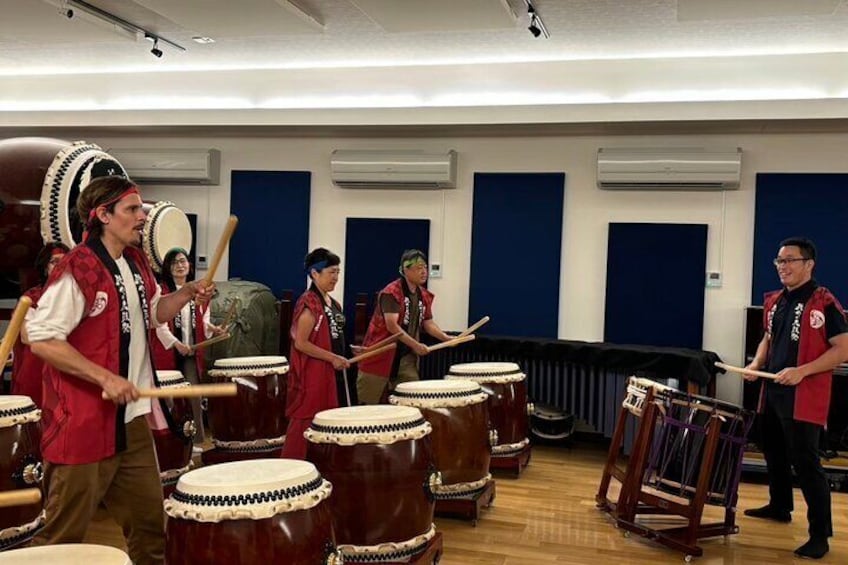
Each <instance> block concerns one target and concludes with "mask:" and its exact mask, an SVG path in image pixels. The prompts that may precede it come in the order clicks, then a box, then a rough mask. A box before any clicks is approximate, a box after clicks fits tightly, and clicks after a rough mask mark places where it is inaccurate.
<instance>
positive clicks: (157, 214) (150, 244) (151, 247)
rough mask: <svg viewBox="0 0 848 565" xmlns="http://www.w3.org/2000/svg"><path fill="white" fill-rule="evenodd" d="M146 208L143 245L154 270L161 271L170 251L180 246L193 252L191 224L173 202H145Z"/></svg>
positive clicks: (142, 234)
mask: <svg viewBox="0 0 848 565" xmlns="http://www.w3.org/2000/svg"><path fill="white" fill-rule="evenodd" d="M144 208H145V211H146V212H147V218H146V219H145V221H144V229H143V230H142V232H141V247H142V249H143V250H144V254H145V255H147V259H148V261H150V266H151V267H153V270H155V271H156V272H157V273H161V272H162V263H163V262H164V260H165V255H167V254H168V251H170V250H171V249H174V248H175V247H179V248H180V249H185V250H186V252H191V244H192V237H191V224H190V223H189V221H188V216H186V214H185V212H183V211H182V210H181V209H180V208H177V206H176V205H175V204H174V203H173V202H168V201H167V200H162V201H160V202H156V203H155V204H152V205H150V204H148V203H145V204H144Z"/></svg>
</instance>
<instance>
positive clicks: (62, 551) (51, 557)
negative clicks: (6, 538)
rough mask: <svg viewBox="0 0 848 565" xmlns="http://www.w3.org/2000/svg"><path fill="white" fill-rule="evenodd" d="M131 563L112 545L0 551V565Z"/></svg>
mask: <svg viewBox="0 0 848 565" xmlns="http://www.w3.org/2000/svg"><path fill="white" fill-rule="evenodd" d="M45 563H50V565H95V564H96V565H132V561H130V557H129V555H127V554H126V553H124V552H123V551H121V550H120V549H117V548H114V547H108V546H105V545H92V544H87V543H68V544H58V545H45V546H40V547H28V548H26V549H16V550H13V551H7V552H5V553H0V565H6V564H8V565H12V564H14V565H44V564H45Z"/></svg>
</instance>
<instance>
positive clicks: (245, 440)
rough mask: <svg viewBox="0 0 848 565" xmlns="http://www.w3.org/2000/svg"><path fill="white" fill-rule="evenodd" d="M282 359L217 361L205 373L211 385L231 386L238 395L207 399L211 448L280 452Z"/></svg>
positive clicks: (283, 390) (283, 409)
mask: <svg viewBox="0 0 848 565" xmlns="http://www.w3.org/2000/svg"><path fill="white" fill-rule="evenodd" d="M288 371H289V364H288V361H287V360H286V358H285V357H281V356H274V355H267V356H259V357H232V358H226V359H218V360H217V361H215V368H214V369H212V370H210V371H209V376H210V378H211V380H212V381H213V382H218V383H220V382H235V383H237V384H238V385H239V386H238V394H237V395H236V396H228V397H213V398H210V399H209V424H210V426H211V427H212V433H213V435H214V437H215V439H214V440H213V443H214V444H215V447H216V448H217V449H220V450H224V451H245V452H250V451H263V450H265V451H267V450H270V449H281V448H282V445H283V442H284V441H285V435H286V428H287V427H288V419H287V418H286V416H285V414H286V386H287V384H286V378H285V375H286V373H288Z"/></svg>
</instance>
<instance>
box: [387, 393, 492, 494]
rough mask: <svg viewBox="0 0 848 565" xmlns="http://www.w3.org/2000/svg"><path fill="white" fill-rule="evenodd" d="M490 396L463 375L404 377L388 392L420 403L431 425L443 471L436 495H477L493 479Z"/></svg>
mask: <svg viewBox="0 0 848 565" xmlns="http://www.w3.org/2000/svg"><path fill="white" fill-rule="evenodd" d="M487 399H488V394H486V393H485V392H483V389H482V388H480V385H478V384H477V383H475V382H473V381H460V380H450V381H446V380H433V381H414V382H407V383H400V384H399V385H397V387H395V390H394V391H393V392H392V395H391V396H390V397H389V402H391V403H392V404H395V405H399V406H413V407H415V408H418V409H419V410H421V414H422V415H423V416H424V418H425V419H426V420H427V421H428V422H430V425H431V426H433V433H432V434H431V435H430V446H431V448H432V451H433V463H434V464H435V466H436V469H437V470H438V471H439V472H440V473H441V475H442V481H441V483H442V484H441V485H438V486H436V487H434V492H435V495H436V498H437V499H449V498H462V497H469V496H473V495H474V494H476V493H478V492H480V491H482V490H483V489H484V488H485V487H486V484H487V483H488V482H489V481H490V480H491V478H492V476H491V475H490V474H489V460H490V457H491V452H490V449H491V443H492V438H490V433H489V409H488V405H487V404H486V400H487ZM492 435H493V434H492Z"/></svg>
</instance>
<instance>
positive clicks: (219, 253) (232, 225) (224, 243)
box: [203, 216, 238, 285]
mask: <svg viewBox="0 0 848 565" xmlns="http://www.w3.org/2000/svg"><path fill="white" fill-rule="evenodd" d="M236 226H238V218H237V217H236V216H230V217H229V218H228V219H227V224H226V225H225V226H224V231H223V232H222V233H221V239H219V240H218V247H217V248H216V249H215V255H213V256H212V262H211V263H210V264H209V270H208V271H206V276H205V277H203V280H204V281H205V282H206V284H207V285H209V284H212V279H214V278H215V271H217V270H218V265H219V264H220V263H221V259H222V258H223V257H224V251H226V250H227V247H228V246H229V245H230V239H231V238H232V237H233V232H235V231H236Z"/></svg>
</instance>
